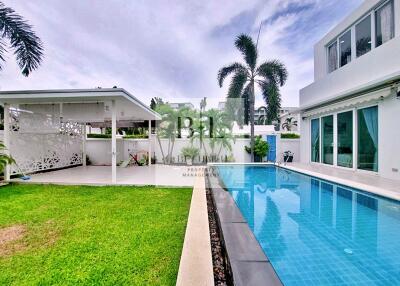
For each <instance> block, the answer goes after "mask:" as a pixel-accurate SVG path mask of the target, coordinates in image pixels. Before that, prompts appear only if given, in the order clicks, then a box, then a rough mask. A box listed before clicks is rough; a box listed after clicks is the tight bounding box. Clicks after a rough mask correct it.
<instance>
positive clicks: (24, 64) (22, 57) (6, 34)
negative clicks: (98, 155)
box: [0, 2, 43, 171]
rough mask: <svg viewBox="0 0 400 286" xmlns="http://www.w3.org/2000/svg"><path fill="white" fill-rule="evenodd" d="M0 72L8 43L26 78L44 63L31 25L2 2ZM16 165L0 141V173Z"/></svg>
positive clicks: (40, 48)
mask: <svg viewBox="0 0 400 286" xmlns="http://www.w3.org/2000/svg"><path fill="white" fill-rule="evenodd" d="M0 35H1V38H0V70H2V68H3V67H2V64H1V62H4V61H5V58H4V55H5V53H6V52H7V50H6V47H7V43H6V42H5V39H7V40H9V42H10V47H11V48H12V49H13V50H14V55H15V56H16V60H17V64H18V66H19V68H20V69H21V71H22V74H23V75H24V76H28V75H29V74H30V72H31V71H33V70H35V69H37V68H38V67H39V65H40V63H41V61H42V57H43V47H42V42H41V40H40V39H39V38H38V37H37V36H36V34H35V33H34V32H33V30H32V26H31V25H29V24H28V23H27V22H26V21H25V20H24V19H23V18H22V17H21V16H19V15H18V14H17V13H15V11H14V10H13V9H11V8H8V7H5V6H4V4H3V3H2V2H0ZM12 163H15V161H14V159H13V158H12V157H11V156H10V155H8V152H7V149H6V146H5V145H4V144H3V143H2V142H1V141H0V171H3V170H4V168H5V167H6V166H7V164H12Z"/></svg>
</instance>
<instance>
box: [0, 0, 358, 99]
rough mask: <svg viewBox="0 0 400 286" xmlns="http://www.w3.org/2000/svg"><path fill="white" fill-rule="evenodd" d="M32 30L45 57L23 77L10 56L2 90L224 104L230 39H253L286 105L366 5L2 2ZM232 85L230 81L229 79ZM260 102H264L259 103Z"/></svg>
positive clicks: (227, 0)
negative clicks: (114, 92)
mask: <svg viewBox="0 0 400 286" xmlns="http://www.w3.org/2000/svg"><path fill="white" fill-rule="evenodd" d="M3 2H4V4H5V5H6V6H9V7H12V8H13V9H14V10H16V11H17V12H18V13H19V14H21V15H22V16H23V17H24V18H26V19H27V20H28V21H29V23H31V24H32V25H33V26H34V29H35V31H36V33H37V34H38V36H39V37H40V38H41V39H42V41H43V43H44V47H45V59H44V61H43V63H42V65H41V67H40V69H39V70H37V71H35V72H34V73H32V74H31V75H30V76H29V78H25V77H23V76H22V75H21V73H20V71H19V70H18V68H17V65H16V63H15V60H14V57H13V54H12V53H9V54H8V55H7V62H6V64H5V65H4V69H3V70H2V71H1V72H0V89H1V90H13V89H50V88H93V87H97V86H101V87H112V86H114V85H116V86H118V87H123V88H125V89H127V90H128V91H130V92H132V93H133V94H134V95H135V96H137V97H139V98H140V99H142V100H143V102H145V103H146V104H149V101H150V98H151V97H154V96H158V97H162V98H164V99H166V100H168V101H170V102H175V101H188V100H190V101H193V102H197V100H198V99H199V98H202V97H204V96H206V97H207V98H208V99H209V102H211V104H212V105H213V104H216V103H217V102H218V101H219V100H223V98H224V97H225V94H226V88H222V89H220V88H219V87H218V85H217V80H216V76H217V71H218V69H219V68H220V67H222V66H223V65H225V64H228V63H231V62H233V61H236V60H240V54H239V52H238V51H237V50H235V48H234V46H233V42H234V39H235V36H237V35H239V34H240V33H248V34H250V35H251V36H253V37H254V38H256V36H257V31H258V28H259V25H260V23H261V22H262V23H263V28H262V32H261V36H260V43H259V54H260V59H262V60H267V59H279V60H281V61H283V62H284V63H285V64H286V66H287V68H288V70H289V80H288V82H287V84H286V86H285V87H284V88H282V99H283V105H285V106H297V105H298V91H299V89H300V88H302V87H304V86H306V85H308V84H309V83H311V82H312V80H313V45H314V43H315V42H316V41H318V40H319V39H320V38H321V37H322V36H323V35H324V34H325V33H326V32H328V31H329V29H331V28H332V27H333V26H334V25H335V24H337V23H338V22H339V21H340V20H341V19H342V18H343V17H345V16H346V14H348V13H349V12H350V11H351V10H353V9H354V8H356V7H357V6H358V5H359V4H360V3H361V2H362V0H223V1H222V0H218V1H215V0H210V1H205V0H202V1H188V0H181V1H178V0H168V1H167V0H153V1H148V0H114V1H108V0H85V1H82V0H69V1H65V0H30V1H26V0H3ZM226 85H228V82H226ZM258 103H261V98H260V97H258Z"/></svg>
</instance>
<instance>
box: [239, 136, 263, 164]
mask: <svg viewBox="0 0 400 286" xmlns="http://www.w3.org/2000/svg"><path fill="white" fill-rule="evenodd" d="M244 148H245V150H246V152H247V153H249V154H250V153H251V146H245V147H244ZM268 151H269V145H268V142H266V141H265V140H263V139H262V137H261V136H257V137H256V138H255V141H254V161H255V162H262V161H263V158H265V157H266V156H267V154H268Z"/></svg>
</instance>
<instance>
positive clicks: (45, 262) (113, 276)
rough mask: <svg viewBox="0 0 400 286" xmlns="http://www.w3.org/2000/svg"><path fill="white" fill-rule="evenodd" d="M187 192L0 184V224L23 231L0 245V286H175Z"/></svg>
mask: <svg viewBox="0 0 400 286" xmlns="http://www.w3.org/2000/svg"><path fill="white" fill-rule="evenodd" d="M191 194H192V190H191V189H183V188H182V189H181V188H178V189H169V188H156V187H86V186H54V185H9V186H5V187H1V188H0V229H2V228H3V229H4V228H5V227H9V226H13V225H21V226H23V227H24V228H25V229H26V231H25V235H24V236H23V237H22V238H20V239H19V240H15V241H13V242H8V243H6V244H4V243H3V245H1V244H0V285H9V284H12V285H32V284H34V285H37V284H40V285H50V284H51V285H54V284H58V285H76V284H79V285H97V284H101V285H125V284H129V285H175V282H176V276H177V273H178V268H179V260H180V255H181V251H182V245H183V239H184V233H185V228H186V222H187V218H188V213H189V206H190V199H191ZM0 242H1V240H0ZM1 248H3V249H1Z"/></svg>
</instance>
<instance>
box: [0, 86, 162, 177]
mask: <svg viewBox="0 0 400 286" xmlns="http://www.w3.org/2000/svg"><path fill="white" fill-rule="evenodd" d="M0 104H2V105H3V106H4V138H3V140H4V144H5V146H6V147H7V152H9V153H10V154H11V156H12V157H13V158H14V159H15V161H16V164H12V165H9V166H7V167H6V170H5V180H7V181H9V180H10V178H11V176H13V175H18V174H31V173H37V172H44V171H46V173H41V174H36V175H32V179H31V181H36V182H48V183H51V182H54V183H57V182H58V181H59V182H60V183H61V182H63V183H88V184H89V183H92V184H96V183H97V182H98V183H99V184H102V183H103V184H119V183H121V184H125V183H127V182H128V181H129V182H130V184H134V183H136V182H135V181H134V179H132V178H130V179H129V180H128V181H127V180H126V178H127V177H129V174H130V173H129V170H131V171H133V172H132V174H135V173H138V172H139V173H140V172H148V174H149V175H151V174H150V173H151V172H152V171H154V170H153V169H152V168H151V161H152V160H151V157H152V149H151V136H152V134H151V121H152V120H160V119H161V116H160V115H159V114H157V113H156V112H154V111H153V110H151V109H150V108H149V107H147V106H146V105H145V104H143V103H142V102H141V101H140V100H138V99H137V98H136V97H134V96H133V95H132V94H130V93H129V92H127V91H126V90H124V89H122V88H96V89H63V90H23V91H2V92H0ZM134 122H147V125H148V130H149V131H148V148H147V150H146V151H147V156H148V157H147V158H148V166H147V167H137V168H131V167H128V168H126V169H123V168H117V163H118V162H117V147H116V146H117V142H116V141H117V139H116V134H117V126H118V127H119V126H122V125H126V124H129V123H134ZM90 123H96V124H97V125H98V124H103V125H104V126H106V127H111V148H110V150H109V153H108V152H107V153H108V155H109V156H110V157H111V166H104V167H98V166H93V167H92V166H86V165H87V164H86V163H87V162H86V158H87V156H86V146H85V143H86V126H87V125H88V124H90ZM121 124H122V125H121ZM78 166H80V167H78ZM71 167H75V168H71ZM65 168H67V169H65ZM140 168H145V169H143V170H140ZM63 169H64V170H63ZM133 169H137V170H133ZM51 170H54V171H52V172H49V171H51ZM117 170H118V172H121V174H117ZM43 178H46V179H43ZM51 178H52V179H51ZM56 178H61V179H60V180H58V179H56ZM133 178H135V176H133ZM139 178H140V177H136V179H139ZM118 180H121V182H119V181H118ZM137 183H138V184H140V180H139V181H138V182H137Z"/></svg>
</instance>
